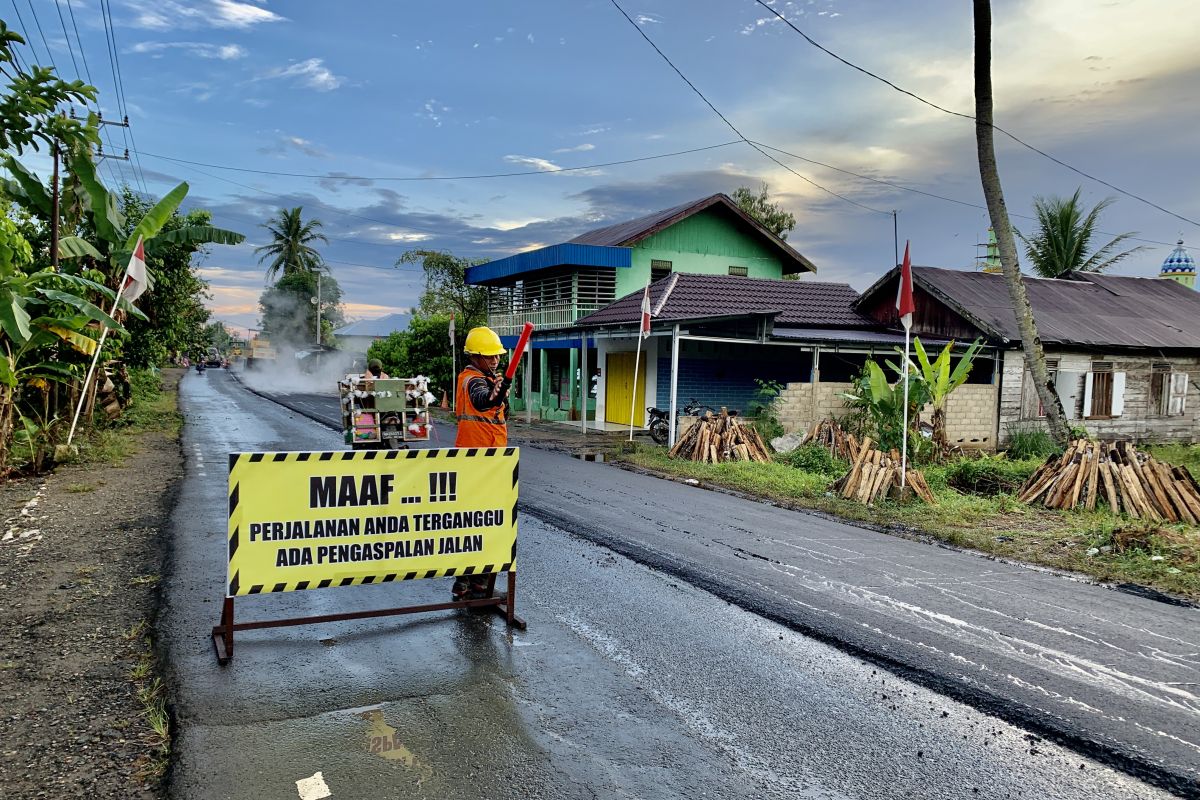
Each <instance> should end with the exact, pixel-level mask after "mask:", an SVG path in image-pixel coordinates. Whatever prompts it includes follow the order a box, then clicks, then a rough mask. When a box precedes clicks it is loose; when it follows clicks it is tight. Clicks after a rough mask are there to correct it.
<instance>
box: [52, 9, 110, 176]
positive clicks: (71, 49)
mask: <svg viewBox="0 0 1200 800" xmlns="http://www.w3.org/2000/svg"><path fill="white" fill-rule="evenodd" d="M54 10H55V11H58V13H59V24H60V25H61V26H62V41H65V42H66V43H67V53H70V54H71V66H72V67H74V74H76V78H79V77H80V72H79V62H78V61H76V58H74V47H73V46H72V44H71V34H68V32H67V22H66V19H65V18H64V17H62V5H61V4H60V2H59V0H54ZM70 11H71V25H72V26H73V28H74V31H76V41H77V42H78V43H79V55H80V58H82V59H83V66H84V73H83V74H86V76H88V83H89V84H90V85H92V86H95V85H96V83H95V82H94V80H92V79H91V70H90V67H89V66H88V55H86V54H85V53H84V49H83V40H82V38H80V37H79V26H78V25H77V24H76V19H74V10H73V8H71V10H70ZM86 107H88V101H84V108H86ZM96 110H97V112H98V110H100V102H98V101H97V102H96ZM103 133H104V136H106V137H107V138H108V146H109V148H112V146H113V137H112V134H109V133H108V131H104V132H103ZM113 149H114V150H115V148H113ZM115 170H116V172H114V167H113V164H112V162H109V163H108V175H109V178H112V179H113V181H114V182H116V173H118V172H119V173H120V174H121V178H122V179H124V178H125V172H124V170H122V169H121V167H120V164H118V166H116V168H115Z"/></svg>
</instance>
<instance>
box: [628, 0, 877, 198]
mask: <svg viewBox="0 0 1200 800" xmlns="http://www.w3.org/2000/svg"><path fill="white" fill-rule="evenodd" d="M610 1H611V2H612V4H613V5H614V6H615V7H616V9H617V11H620V12H621V16H623V17H624V18H625V19H626V21H627V22H629V24H630V25H632V26H633V29H634V30H636V31H637V32H638V34H639V35H640V36H641V37H642V38H643V39H645V40H646V43H647V44H649V45H650V46H651V47H652V48H654V52H656V53H658V55H659V56H660V57H661V58H662V60H663V61H665V62H667V65H668V66H670V67H671V69H673V70H675V74H676V75H678V76H679V77H680V78H681V79H682V80H683V82H684V83H686V84H687V85H688V87H689V88H691V90H692V91H693V92H695V93H696V95H697V96H698V97H699V98H700V99H701V100H703V101H704V104H705V105H706V106H708V107H709V108H710V109H712V112H713V113H714V114H716V115H717V116H718V117H720V119H721V121H722V122H724V123H725V124H726V125H727V126H728V127H729V129H730V130H731V131H733V132H734V133H735V134H737V137H738V138H739V139H740V140H741V141H743V142H745V143H746V144H747V145H749V146H750V147H752V148H753V149H754V150H756V151H758V153H759V154H761V155H762V156H763V157H764V158H766V159H768V160H769V161H772V162H774V163H775V164H777V165H779V166H780V167H783V168H784V169H785V170H787V171H788V172H790V173H792V174H793V175H795V176H796V177H797V178H800V179H801V180H803V181H806V182H808V183H810V184H812V185H813V186H815V187H817V188H818V189H820V190H821V191H823V192H826V193H827V194H831V195H833V196H834V197H836V198H838V199H840V200H844V201H846V202H847V203H849V204H851V205H854V206H858V207H859V208H862V209H866V210H867V211H873V212H875V213H876V214H886V215H888V216H891V213H892V212H890V211H883V210H881V209H878V208H872V207H871V206H868V205H865V204H864V203H860V202H858V201H857V200H851V199H850V198H849V197H846V196H845V195H841V194H838V193H837V192H835V191H833V190H832V189H827V188H826V187H824V186H822V185H821V184H819V183H817V182H816V181H814V180H813V179H812V178H809V177H808V176H806V175H802V174H800V173H799V172H797V171H796V170H794V169H792V168H791V167H789V166H788V165H787V164H784V163H783V162H782V161H780V160H779V159H777V158H775V157H774V156H772V155H771V154H770V153H768V152H767V151H765V150H763V149H762V148H761V147H759V146H758V145H756V144H754V142H752V141H750V139H748V138H746V135H745V134H743V133H742V132H741V131H740V130H738V128H737V126H735V125H734V124H733V123H732V122H730V121H729V118H728V117H726V116H725V115H724V114H722V113H721V112H720V111H719V110H717V107H716V106H714V105H713V104H712V102H711V101H710V100H709V99H708V98H707V97H705V96H704V93H703V92H701V91H700V90H699V89H698V88H697V87H696V84H694V83H692V82H691V81H690V80H688V77H687V76H686V75H684V74H683V72H682V71H681V70H680V69H679V67H677V66H675V63H674V62H673V61H671V59H670V58H668V57H667V54H666V53H664V52H663V51H662V50H660V49H659V47H658V45H656V44H655V43H654V40H653V39H651V38H650V37H649V36H647V35H646V32H645V31H644V30H642V26H641V25H638V24H637V23H636V22H634V21H633V18H632V17H630V16H629V14H627V13H625V9H624V8H622V7H621V5H620V3H618V2H617V0H610Z"/></svg>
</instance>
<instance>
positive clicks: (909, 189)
mask: <svg viewBox="0 0 1200 800" xmlns="http://www.w3.org/2000/svg"><path fill="white" fill-rule="evenodd" d="M756 144H758V145H760V146H761V147H765V148H767V149H768V150H774V151H775V152H776V153H782V154H783V155H785V156H790V157H791V158H797V159H800V160H801V161H806V162H808V163H809V164H816V165H817V166H821V167H827V168H828V169H832V170H835V171H837V172H841V173H844V174H846V175H852V176H854V177H855V178H861V179H862V180H864V181H871V182H872V183H879V184H883V185H884V186H891V187H893V188H896V189H900V190H902V191H905V192H912V193H913V194H920V195H924V196H925V197H932V198H934V199H935V200H944V201H945V202H947V203H955V204H956V205H960V206H966V207H967V208H976V209H980V210H982V211H987V206H985V205H981V204H979V203H971V202H969V201H966V200H958V199H956V198H954V197H946V196H945V195H940V194H935V193H933V192H927V191H925V190H923V189H914V188H913V187H911V186H905V185H904V184H902V183H893V182H892V181H885V180H883V179H882V178H872V177H871V176H870V175H862V174H860V173H857V172H851V171H850V170H848V169H842V168H841V167H835V166H833V165H832V164H826V163H824V162H822V161H815V160H813V159H811V158H806V157H805V156H802V155H798V154H796V153H789V152H788V151H787V150H781V149H780V148H778V147H772V146H771V145H769V144H763V143H762V142H757V143H756ZM1008 215H1009V216H1010V217H1017V218H1018V219H1028V220H1033V221H1035V222H1036V221H1037V217H1031V216H1029V215H1028V214H1018V213H1016V212H1015V211H1009V212H1008ZM1096 233H1099V234H1103V235H1105V236H1118V235H1120V234H1116V233H1109V232H1107V231H1096ZM1126 238H1127V239H1129V240H1130V241H1134V242H1146V243H1147V244H1158V245H1163V246H1166V247H1174V246H1175V243H1174V242H1160V241H1157V240H1155V239H1141V238H1138V237H1136V236H1127V237H1126Z"/></svg>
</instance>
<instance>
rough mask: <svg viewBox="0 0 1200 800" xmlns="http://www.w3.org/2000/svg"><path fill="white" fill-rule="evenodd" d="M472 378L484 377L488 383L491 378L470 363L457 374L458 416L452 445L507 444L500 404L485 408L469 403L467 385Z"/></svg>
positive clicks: (496, 445) (456, 404) (469, 394)
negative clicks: (456, 431)
mask: <svg viewBox="0 0 1200 800" xmlns="http://www.w3.org/2000/svg"><path fill="white" fill-rule="evenodd" d="M476 378H484V379H485V380H487V381H488V383H489V384H491V383H492V379H490V378H488V376H487V375H485V374H484V373H483V372H482V371H480V370H479V369H477V368H476V367H474V366H469V367H467V368H466V369H464V370H463V371H462V372H461V373H459V376H458V385H457V386H456V387H455V408H456V409H457V414H456V416H457V417H458V435H457V436H456V437H455V439H454V446H455V447H503V446H505V445H506V444H508V426H507V425H506V424H505V421H504V406H503V405H500V406H497V407H496V408H494V409H488V410H486V411H484V410H482V409H478V408H476V407H475V406H474V404H473V403H472V402H471V393H470V392H469V391H468V389H467V386H468V384H470V382H471V381H473V380H474V379H476Z"/></svg>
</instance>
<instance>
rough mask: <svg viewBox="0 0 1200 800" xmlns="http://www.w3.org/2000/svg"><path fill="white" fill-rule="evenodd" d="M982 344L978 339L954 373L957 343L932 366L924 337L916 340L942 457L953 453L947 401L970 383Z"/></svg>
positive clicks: (938, 452) (934, 432)
mask: <svg viewBox="0 0 1200 800" xmlns="http://www.w3.org/2000/svg"><path fill="white" fill-rule="evenodd" d="M980 347H982V342H980V340H978V339H976V340H975V341H974V342H972V343H971V346H970V347H968V348H967V351H966V352H965V353H963V354H962V356H960V357H959V359H958V364H956V365H955V367H954V370H953V371H951V369H950V351H951V350H953V349H954V342H953V341H951V342H948V343H947V344H946V346H945V347H943V348H942V352H941V353H939V354H938V357H937V358H936V359H934V360H933V361H932V362H931V361H930V360H929V356H928V355H927V354H926V352H925V347H924V345H922V344H921V339H920V337H918V338H915V339H914V340H913V349H914V350H915V351H916V353H917V365H918V366H919V368H920V376H921V380H922V383H924V384H925V391H926V394H927V395H928V398H929V404H930V405H931V406H932V407H933V416H932V418H931V420H930V423H931V424H932V426H933V445H934V449H935V451H936V453H937V455H938V456H944V455H946V454H947V453H948V452H949V451H950V442H949V440H948V439H947V438H946V400H947V399H948V398H949V397H950V394H951V392H953V391H954V390H955V389H957V388H958V387H959V386H962V385H963V384H964V383H966V381H967V378H968V377H969V376H970V374H971V367H972V366H973V365H974V361H975V356H976V355H978V353H979V348H980Z"/></svg>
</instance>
